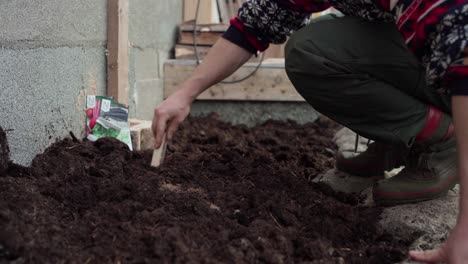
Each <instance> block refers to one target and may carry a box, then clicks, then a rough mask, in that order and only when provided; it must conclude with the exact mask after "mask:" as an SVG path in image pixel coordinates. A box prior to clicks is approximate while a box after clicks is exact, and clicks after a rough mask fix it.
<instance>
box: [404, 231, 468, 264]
mask: <svg viewBox="0 0 468 264" xmlns="http://www.w3.org/2000/svg"><path fill="white" fill-rule="evenodd" d="M465 223H466V222H465ZM410 256H411V258H412V259H413V260H416V261H420V262H425V263H439V262H443V263H450V264H464V263H468V226H467V225H466V224H462V223H458V224H457V226H456V227H455V228H454V229H453V231H452V233H451V234H450V236H449V237H448V239H447V241H445V243H444V244H443V245H442V246H440V247H439V248H438V249H433V250H427V251H410Z"/></svg>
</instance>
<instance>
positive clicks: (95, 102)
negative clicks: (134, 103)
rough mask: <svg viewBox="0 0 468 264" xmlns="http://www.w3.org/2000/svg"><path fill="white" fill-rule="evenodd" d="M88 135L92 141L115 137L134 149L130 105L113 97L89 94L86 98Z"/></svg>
mask: <svg viewBox="0 0 468 264" xmlns="http://www.w3.org/2000/svg"><path fill="white" fill-rule="evenodd" d="M86 136H87V138H88V140H90V141H96V140H97V139H99V138H103V137H113V138H116V139H118V140H120V141H122V142H123V143H125V144H127V145H128V147H129V148H130V150H131V149H132V140H131V137H130V126H129V124H128V107H127V106H125V105H123V104H120V103H118V102H115V101H114V99H113V98H112V97H108V96H95V95H88V96H87V98H86Z"/></svg>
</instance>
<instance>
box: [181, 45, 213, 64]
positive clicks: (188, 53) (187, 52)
mask: <svg viewBox="0 0 468 264" xmlns="http://www.w3.org/2000/svg"><path fill="white" fill-rule="evenodd" d="M210 48H211V47H210V46H198V47H197V52H198V58H199V59H200V60H203V58H205V56H206V54H208V51H209V50H210ZM175 58H176V59H178V60H180V59H185V60H194V59H195V49H194V47H193V45H181V44H177V45H176V47H175Z"/></svg>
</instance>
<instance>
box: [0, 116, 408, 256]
mask: <svg viewBox="0 0 468 264" xmlns="http://www.w3.org/2000/svg"><path fill="white" fill-rule="evenodd" d="M335 129H336V125H335V124H333V123H332V122H330V121H327V120H319V121H318V122H317V123H314V124H306V125H297V124H295V123H293V122H276V121H269V122H267V123H265V124H263V125H260V126H257V127H254V128H247V127H245V126H232V125H229V124H226V123H223V122H221V121H218V120H217V119H216V118H213V117H208V118H197V119H190V120H188V121H187V122H186V123H184V124H183V125H182V128H181V130H180V131H179V132H178V133H177V135H176V137H175V138H176V140H175V141H174V142H173V143H172V144H171V145H170V146H169V148H168V156H167V159H166V161H165V163H164V166H163V167H161V168H158V169H154V168H151V167H150V166H149V164H150V159H151V152H133V153H132V152H131V151H129V150H128V148H127V147H126V146H125V145H124V144H122V143H120V142H118V141H116V140H112V139H102V140H98V141H97V142H95V143H91V142H87V141H84V142H83V143H79V142H74V141H73V140H63V141H60V142H58V143H56V144H54V145H53V146H51V147H50V148H48V149H47V150H46V151H45V153H44V154H41V155H39V156H37V157H36V158H35V160H34V161H33V164H32V166H31V168H22V169H21V168H20V167H18V166H10V168H9V171H8V173H7V176H5V177H0V262H2V261H8V260H16V262H15V263H45V262H47V263H64V262H66V263H186V262H190V263H201V262H204V263H220V262H222V263H259V262H260V263H262V262H263V263H300V262H302V263H394V262H397V261H399V260H401V259H402V258H404V256H405V249H406V247H407V245H408V244H409V243H408V241H398V240H396V239H393V238H391V237H389V236H388V235H385V234H383V233H382V231H380V230H379V229H378V228H377V224H376V222H377V221H376V220H377V219H378V217H379V215H380V213H381V210H380V209H378V208H366V207H360V206H358V205H357V199H355V198H353V197H348V196H344V195H340V196H338V197H339V199H337V198H333V197H331V196H329V195H330V194H333V192H332V191H330V190H329V189H327V188H325V187H323V186H318V185H314V184H312V183H311V179H313V178H314V177H315V176H316V175H318V174H319V173H321V172H323V171H325V170H326V169H328V168H330V167H332V166H333V165H334V161H333V160H334V159H333V157H334V151H335V149H336V146H335V145H334V144H333V143H332V140H331V138H332V136H333V134H334V132H335ZM343 260H344V261H345V262H343Z"/></svg>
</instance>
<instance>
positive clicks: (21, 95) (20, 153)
mask: <svg viewBox="0 0 468 264" xmlns="http://www.w3.org/2000/svg"><path fill="white" fill-rule="evenodd" d="M105 61H106V60H105V50H104V48H89V49H83V48H79V47H76V48H68V47H62V48H38V49H19V50H16V49H0V126H1V127H3V128H4V129H7V130H11V131H9V132H8V133H7V136H8V140H9V143H10V150H11V158H12V160H13V161H14V162H16V163H19V164H22V165H29V163H30V162H31V159H32V158H33V157H34V156H35V155H36V154H37V153H40V152H42V151H43V150H44V149H45V148H46V147H48V146H49V145H50V144H51V143H53V142H55V141H56V139H59V138H63V137H67V136H68V133H69V131H73V133H74V134H75V135H77V136H78V135H84V134H83V133H84V118H85V113H84V102H85V96H86V95H87V94H104V93H105V84H106V76H105V73H106V67H105Z"/></svg>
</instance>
